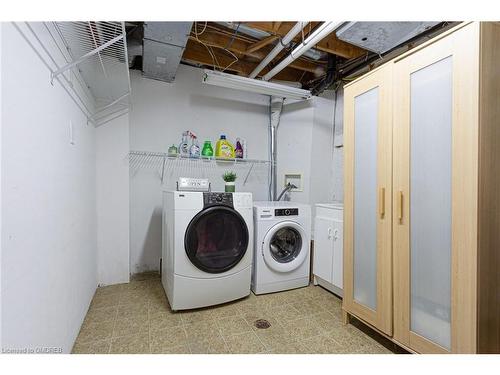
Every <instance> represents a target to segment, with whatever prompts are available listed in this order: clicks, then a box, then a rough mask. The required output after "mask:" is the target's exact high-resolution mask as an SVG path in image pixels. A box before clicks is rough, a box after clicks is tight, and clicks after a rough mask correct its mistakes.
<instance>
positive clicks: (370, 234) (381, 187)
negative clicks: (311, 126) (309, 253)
mask: <svg viewBox="0 0 500 375" xmlns="http://www.w3.org/2000/svg"><path fill="white" fill-rule="evenodd" d="M391 81H392V64H387V65H385V66H383V67H382V68H380V69H379V70H377V71H374V72H373V73H371V74H369V75H368V76H366V77H365V78H363V79H361V80H359V81H357V82H355V83H353V84H352V85H350V86H348V87H346V89H345V92H344V98H345V99H344V100H345V102H344V103H345V104H344V108H345V118H344V152H345V160H344V167H345V189H344V207H345V214H344V215H345V216H344V219H345V221H344V301H343V306H344V310H346V311H347V312H349V313H351V314H353V315H355V316H357V317H358V318H360V319H362V320H364V321H365V322H367V323H369V324H371V325H373V326H374V327H376V328H378V329H379V330H381V331H383V332H384V333H386V334H388V335H390V334H391V333H392V313H391V312H392V286H391V224H392V223H391V199H390V197H391V183H392V180H391V176H392V175H391V153H392V143H391V139H392V134H391V132H392V123H391V110H390V108H391Z"/></svg>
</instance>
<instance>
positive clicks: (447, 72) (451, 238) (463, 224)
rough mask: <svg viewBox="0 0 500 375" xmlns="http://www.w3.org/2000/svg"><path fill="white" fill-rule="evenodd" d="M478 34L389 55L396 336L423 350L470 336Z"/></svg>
mask: <svg viewBox="0 0 500 375" xmlns="http://www.w3.org/2000/svg"><path fill="white" fill-rule="evenodd" d="M476 36H477V27H476V25H471V26H470V27H465V28H463V29H461V30H459V31H457V32H455V33H453V34H451V35H450V36H447V37H445V38H443V39H441V40H439V41H437V42H435V43H434V44H431V45H429V46H428V47H426V48H424V49H422V50H420V51H417V52H416V53H414V54H412V55H409V56H408V57H406V58H404V59H402V60H400V61H396V62H395V64H394V117H393V119H394V131H393V137H394V138H393V144H394V153H393V155H394V175H393V178H394V182H393V207H394V213H393V221H394V224H393V234H394V237H393V253H394V338H395V339H396V340H397V341H399V342H401V343H402V344H404V345H406V346H408V347H410V348H411V349H413V350H415V351H417V352H421V353H447V352H457V351H465V352H467V351H473V350H474V348H473V346H474V345H475V342H474V337H475V318H474V315H475V311H474V306H475V301H474V299H475V280H474V265H473V264H470V262H473V260H472V255H473V254H474V252H475V249H476V242H475V241H476V235H475V233H477V232H476V222H475V218H476V213H477V207H476V206H477V205H476V202H477V117H475V116H477V76H478V74H477V64H478V46H477V43H478V38H476ZM475 69H476V70H475ZM474 71H475V73H474ZM475 108H476V109H475Z"/></svg>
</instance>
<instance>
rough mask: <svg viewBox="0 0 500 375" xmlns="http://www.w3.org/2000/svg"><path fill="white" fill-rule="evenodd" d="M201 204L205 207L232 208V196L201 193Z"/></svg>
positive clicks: (228, 194) (229, 194)
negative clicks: (220, 206)
mask: <svg viewBox="0 0 500 375" xmlns="http://www.w3.org/2000/svg"><path fill="white" fill-rule="evenodd" d="M203 204H204V206H205V207H207V206H215V205H224V206H229V207H234V206H233V194H231V193H203Z"/></svg>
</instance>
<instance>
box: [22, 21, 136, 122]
mask: <svg viewBox="0 0 500 375" xmlns="http://www.w3.org/2000/svg"><path fill="white" fill-rule="evenodd" d="M15 26H16V28H17V29H18V30H19V32H20V33H21V34H22V35H23V36H24V38H25V39H26V41H27V42H28V43H29V44H30V45H31V46H32V47H33V49H35V52H37V54H38V56H39V57H40V58H41V59H42V61H43V62H44V63H45V65H46V66H47V67H48V68H49V70H50V79H51V83H52V84H54V82H55V81H58V82H59V83H60V84H61V85H63V87H64V89H65V90H66V91H67V92H68V93H69V94H70V95H71V97H72V99H73V100H74V101H75V103H77V104H78V106H79V107H80V108H81V109H82V111H83V112H84V113H85V115H86V116H87V118H88V120H89V122H92V123H93V124H94V125H96V126H98V125H102V124H104V123H106V122H108V121H110V120H111V119H113V118H116V117H118V116H121V115H123V114H125V113H127V112H128V110H129V107H130V101H129V96H130V76H129V70H128V68H129V66H128V55H127V41H126V33H125V25H124V23H123V22H111V21H88V22H87V21H80V22H24V23H16V24H15Z"/></svg>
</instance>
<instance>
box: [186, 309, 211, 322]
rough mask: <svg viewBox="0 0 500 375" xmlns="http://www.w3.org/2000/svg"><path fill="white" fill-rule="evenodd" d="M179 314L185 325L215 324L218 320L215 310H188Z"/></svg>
mask: <svg viewBox="0 0 500 375" xmlns="http://www.w3.org/2000/svg"><path fill="white" fill-rule="evenodd" d="M179 313H180V314H181V318H182V323H183V324H193V323H202V322H207V321H212V322H213V321H214V320H215V319H216V318H215V314H214V311H213V309H198V310H188V311H182V312H179Z"/></svg>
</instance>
